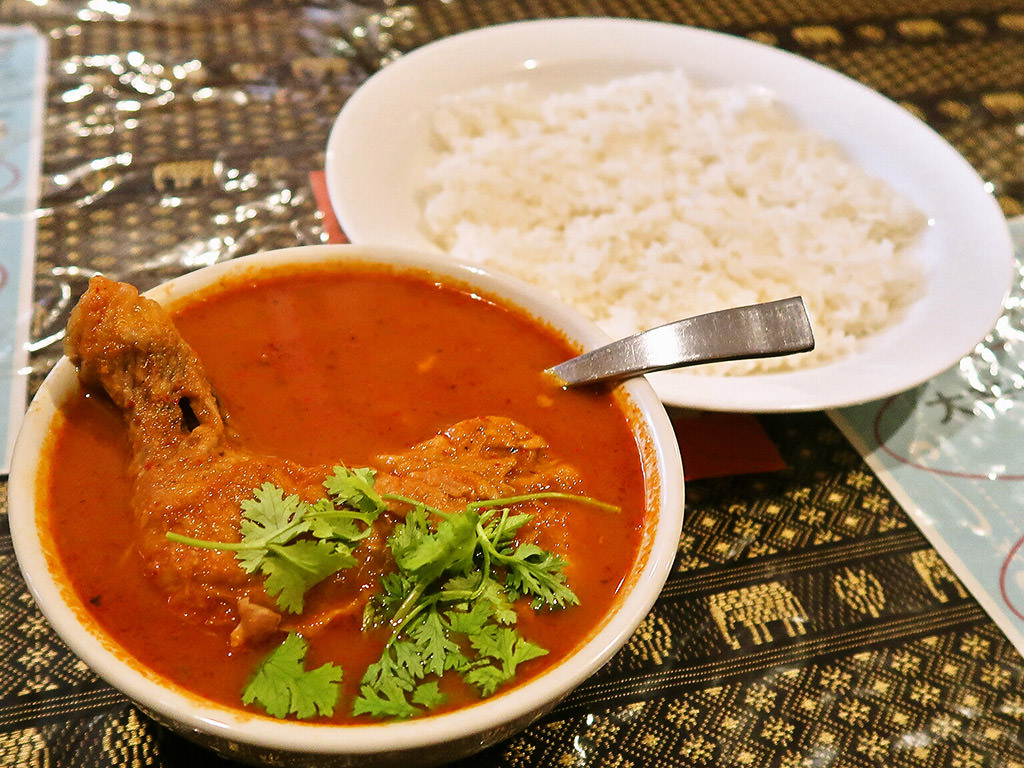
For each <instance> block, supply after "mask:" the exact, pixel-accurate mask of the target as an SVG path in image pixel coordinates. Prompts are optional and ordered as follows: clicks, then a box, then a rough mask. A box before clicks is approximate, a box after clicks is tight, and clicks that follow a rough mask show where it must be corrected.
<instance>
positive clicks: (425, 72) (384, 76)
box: [326, 19, 1013, 412]
mask: <svg viewBox="0 0 1024 768" xmlns="http://www.w3.org/2000/svg"><path fill="white" fill-rule="evenodd" d="M652 69H682V70H683V71H685V72H686V73H687V74H688V75H689V76H690V77H691V78H692V79H693V80H694V81H695V82H697V83H700V84H704V85H709V86H715V85H726V86H728V85H755V86H761V87H764V88H767V89H768V90H770V91H771V92H773V93H774V94H775V95H776V96H777V97H778V98H779V100H780V102H782V103H783V104H784V105H785V106H786V107H787V108H788V109H789V110H790V111H791V113H793V114H794V115H795V116H796V117H797V118H798V119H799V120H801V121H802V122H803V123H804V124H805V125H806V126H809V127H811V128H813V129H815V130H817V131H819V132H820V133H822V134H824V135H826V136H829V137H831V138H832V139H833V140H835V141H836V142H837V143H838V144H839V145H840V146H842V147H843V148H844V149H845V150H846V151H847V153H848V154H849V156H851V157H852V158H853V159H854V160H855V161H856V162H858V163H859V164H860V165H861V167H863V168H864V169H865V171H867V172H868V173H870V174H871V175H874V176H877V177H879V178H882V179H884V180H886V181H887V182H888V183H889V184H890V185H891V186H892V187H893V188H894V189H896V190H897V191H898V192H900V193H901V194H903V195H904V196H906V197H907V198H909V199H910V200H911V201H913V202H914V204H916V205H917V207H918V208H919V209H921V210H922V211H924V212H925V214H926V215H927V216H928V217H929V219H930V222H931V225H930V226H929V227H928V229H927V231H926V232H925V234H924V235H923V236H922V238H921V242H920V258H921V260H922V261H923V262H924V266H925V269H926V272H927V276H928V288H927V292H926V295H925V296H924V297H922V298H921V299H920V300H919V301H918V302H917V303H916V304H915V305H914V306H913V307H912V308H911V309H910V311H909V312H908V313H907V314H906V316H905V317H904V318H903V319H902V321H901V322H900V323H899V324H898V325H896V326H894V327H892V328H891V329H889V330H887V331H886V332H884V333H883V334H879V335H877V336H875V337H873V338H871V339H870V340H869V341H867V342H865V344H864V345H863V347H862V350H861V351H859V352H858V353H857V354H856V355H852V356H849V357H847V358H844V359H842V360H839V361H837V362H835V363H832V364H829V365H824V366H821V367H818V368H812V369H808V370H802V371H796V372H792V373H773V374H762V375H749V376H710V375H707V374H695V373H692V372H686V371H667V372H663V373H658V374H654V375H652V376H651V377H650V378H651V381H652V383H653V384H654V387H655V390H656V391H657V392H658V394H659V396H661V398H662V399H663V400H664V401H665V402H666V403H669V404H673V405H680V406H686V407H692V408H702V409H707V410H725V411H748V412H771V411H800V410H821V409H826V408H833V407H839V406H844V405H851V404H854V403H860V402H866V401H869V400H875V399H879V398H882V397H885V396H888V395H891V394H894V393H896V392H900V391H903V390H905V389H909V388H911V387H914V386H916V385H918V384H920V383H922V382H924V381H926V380H927V379H929V378H931V377H932V376H934V375H936V374H938V373H940V372H942V371H943V370H945V369H946V368H948V367H949V366H951V365H953V364H955V363H956V362H957V361H958V360H959V359H960V358H961V357H962V356H964V355H966V354H967V353H969V352H970V351H971V350H972V349H973V347H974V346H975V344H976V343H977V342H978V341H980V340H981V339H982V338H984V336H985V335H986V334H987V333H988V332H989V330H990V329H991V328H992V326H993V325H994V323H995V321H996V319H997V318H998V317H999V315H1000V313H1001V311H1002V304H1003V300H1004V299H1005V296H1006V294H1007V292H1008V289H1009V286H1010V281H1011V279H1012V272H1013V247H1012V243H1011V240H1010V235H1009V230H1008V228H1007V224H1006V220H1005V218H1004V217H1003V215H1002V212H1001V211H1000V209H999V207H998V205H997V204H996V202H995V200H994V199H993V197H992V195H991V194H990V193H989V192H988V190H987V189H986V187H985V185H984V183H983V182H982V180H981V179H980V178H979V177H978V175H977V173H976V172H975V171H974V169H973V168H972V167H971V166H970V165H969V164H968V163H967V161H966V160H965V159H964V158H963V157H961V156H960V154H959V153H957V152H956V151H955V150H954V149H953V148H952V147H951V146H950V145H949V144H947V143H946V142H945V141H944V140H943V139H942V138H941V137H940V136H939V135H938V134H937V133H935V132H934V131H932V130H931V129H930V128H929V127H928V126H926V125H925V124H924V123H922V122H921V121H920V120H918V119H917V118H915V117H914V116H912V115H911V114H910V113H909V112H907V111H906V110H904V109H902V108H901V107H899V106H898V105H896V104H895V103H893V102H892V101H889V100H888V99H886V98H884V97H882V96H881V95H879V94H878V93H876V92H875V91H872V90H871V89H869V88H867V87H865V86H864V85H861V84H860V83H858V82H856V81H854V80H852V79H850V78H847V77H845V76H843V75H841V74H839V73H837V72H835V71H833V70H831V69H828V68H826V67H823V66H820V65H818V64H815V63H813V62H811V61H809V60H807V59H803V58H800V57H799V56H795V55H793V54H789V53H786V52H784V51H780V50H778V49H775V48H771V47H769V46H765V45H761V44H758V43H754V42H751V41H749V40H745V39H742V38H736V37H731V36H728V35H723V34H720V33H715V32H709V31H706V30H699V29H693V28H689V27H683V26H677V25H673V24H663V23H659V22H647V21H638V20H618V19H559V20H548V21H530V22H518V23H514V24H504V25H498V26H493V27H486V28H483V29H479V30H475V31H473V32H468V33H464V34H460V35H455V36H453V37H449V38H446V39H443V40H440V41H437V42H434V43H431V44H429V45H426V46H423V47H421V48H419V49H416V50H414V51H412V52H411V53H409V54H406V55H405V56H403V57H401V58H399V59H398V60H397V61H395V62H394V63H391V64H389V65H388V66H387V67H385V68H384V69H382V70H381V71H380V72H378V73H376V74H375V75H373V76H372V77H371V78H370V79H369V80H367V81H366V83H364V84H363V85H362V86H361V87H360V88H359V89H358V90H357V91H356V92H355V93H354V94H353V95H352V97H351V98H350V99H349V100H348V102H347V103H346V104H345V107H344V108H343V109H342V111H341V114H340V115H339V116H338V119H337V121H336V123H335V125H334V127H333V129H332V131H331V135H330V139H329V141H328V146H327V156H326V158H327V161H326V176H327V187H328V191H329V194H330V198H331V204H332V206H333V208H334V210H335V213H336V215H337V216H338V219H339V221H340V222H341V226H342V229H344V231H345V233H346V235H347V236H348V237H349V239H351V240H352V242H354V243H362V244H375V245H392V246H401V247H405V248H414V249H418V250H421V251H432V252H435V253H436V252H438V248H437V247H436V246H435V245H434V244H433V243H431V242H430V241H429V240H428V239H427V238H426V236H425V235H424V233H423V232H422V231H421V229H420V209H419V202H418V200H417V198H416V190H417V189H418V188H419V187H420V186H421V184H422V179H423V174H424V170H425V168H426V167H427V166H428V165H429V164H431V163H432V162H433V156H432V148H431V141H430V130H429V126H430V121H431V116H432V113H433V111H434V109H435V105H436V103H437V101H438V99H439V98H440V97H442V96H444V95H446V94H451V93H458V92H462V91H466V90H469V89H472V88H476V87H480V86H483V85H495V84H500V83H503V82H510V81H513V80H519V81H526V82H528V83H529V84H531V86H532V87H533V88H537V89H542V92H544V91H557V90H564V89H567V88H574V87H578V86H581V85H583V84H585V83H591V82H592V83H599V82H603V81H606V80H608V79H610V78H613V77H618V76H624V75H630V74H638V73H640V72H644V71H649V70H652Z"/></svg>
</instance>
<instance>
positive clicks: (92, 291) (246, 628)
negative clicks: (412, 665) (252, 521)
mask: <svg viewBox="0 0 1024 768" xmlns="http://www.w3.org/2000/svg"><path fill="white" fill-rule="evenodd" d="M65 351H66V353H67V355H68V357H69V358H70V360H71V361H72V363H73V364H74V365H75V366H76V367H77V368H78V375H79V379H80V381H81V383H82V385H83V386H84V387H86V388H88V389H90V390H98V391H102V392H105V393H106V394H107V395H108V396H109V397H110V399H111V400H112V401H113V403H114V404H115V405H116V406H117V408H118V409H119V410H120V411H121V413H122V415H123V419H124V422H125V424H126V426H127V430H128V439H129V442H130V448H131V462H130V466H129V471H130V474H131V476H132V498H131V507H132V510H133V514H134V518H135V535H136V541H135V542H134V544H135V548H136V550H137V552H138V554H139V556H140V557H141V558H142V561H143V562H144V563H145V565H146V570H147V572H148V573H149V574H150V575H151V576H152V578H153V579H154V580H155V582H156V583H157V584H158V585H159V586H160V589H161V590H162V591H163V593H164V594H166V595H167V597H168V600H169V602H170V603H172V604H173V605H174V606H175V607H176V609H177V610H178V611H179V612H180V613H182V614H186V615H189V616H191V617H193V618H194V619H195V620H197V621H201V622H204V623H209V624H219V625H227V626H231V627H232V628H233V629H232V631H231V636H230V637H231V643H232V644H233V645H235V646H244V645H246V644H250V643H253V642H257V641H259V640H260V639H262V638H264V637H266V636H267V635H269V634H271V633H274V632H277V631H279V630H281V629H287V628H295V627H296V626H297V622H302V623H303V626H304V627H305V628H306V629H307V630H308V629H309V628H310V627H315V626H318V625H322V624H324V623H325V622H329V621H330V618H331V615H332V612H337V611H340V610H345V611H360V610H362V603H364V602H365V600H366V599H367V594H368V592H369V591H370V590H368V589H366V585H369V584H374V583H376V582H377V581H378V580H379V577H380V575H381V573H382V572H383V570H384V569H386V568H387V567H388V566H387V564H386V563H387V559H386V558H385V557H384V554H383V550H384V546H385V539H386V536H387V529H388V526H389V520H387V519H385V520H383V521H382V522H383V525H381V526H379V527H375V530H374V532H373V533H372V535H371V537H370V539H369V540H368V542H367V545H366V546H360V547H359V549H358V558H359V564H358V565H357V566H356V567H354V568H350V569H346V570H344V571H340V572H338V573H337V574H335V575H334V576H332V577H331V578H330V579H329V580H328V582H332V583H325V584H324V585H321V586H322V587H323V588H324V589H327V590H333V592H334V593H336V594H338V595H342V596H345V598H346V600H347V602H346V600H342V601H341V602H340V603H339V602H338V601H334V602H333V603H332V604H331V605H330V607H327V606H326V605H325V603H324V601H320V602H319V603H318V605H320V606H321V608H320V609H319V613H315V614H314V615H310V612H309V611H307V612H305V613H304V615H303V616H302V617H295V616H291V615H288V616H283V615H282V614H281V612H280V610H279V609H278V608H277V606H276V605H275V602H274V600H272V599H271V598H270V597H269V596H268V595H267V593H266V591H265V589H264V586H263V582H262V580H260V579H258V578H255V577H253V576H251V575H249V574H248V573H246V572H245V571H243V570H242V569H241V568H240V567H239V564H238V562H237V560H236V558H235V557H234V555H233V554H232V553H231V552H226V551H216V550H211V549H201V548H196V547H189V546H184V545H182V544H179V543H175V542H173V541H170V540H169V539H168V538H167V534H168V532H174V533H179V534H183V535H186V536H190V537H195V538H200V539H208V540H217V541H237V540H238V537H239V533H238V531H239V519H240V514H241V512H240V509H241V505H242V502H243V501H245V500H246V499H249V498H251V497H252V495H253V489H255V488H258V487H259V486H260V485H261V484H263V483H266V482H269V483H271V484H273V485H275V486H277V487H279V488H280V489H282V491H284V492H285V493H287V494H296V495H298V496H300V497H301V498H303V499H305V500H309V501H312V500H315V499H316V498H317V497H319V496H321V495H322V481H323V478H324V477H325V475H326V474H327V473H328V471H329V468H328V467H325V466H303V465H300V464H298V463H296V462H293V461H289V460H287V459H283V458H280V457H277V456H272V455H262V454H260V453H257V452H254V451H252V450H249V449H247V448H245V447H244V446H243V445H242V444H241V443H240V441H239V439H238V436H237V435H236V434H235V433H234V431H233V430H232V428H231V423H230V420H229V419H228V418H226V416H225V414H223V413H222V412H221V409H220V407H219V405H218V402H217V399H216V397H215V395H214V393H213V391H212V388H211V385H210V383H209V381H208V379H207V377H206V375H205V373H204V369H203V365H202V363H201V362H200V360H199V359H198V358H197V356H196V355H195V353H194V352H193V350H192V349H191V347H190V346H189V345H188V343H187V342H186V341H185V340H184V339H183V338H182V336H181V335H180V334H179V333H178V331H177V329H176V328H175V326H174V323H173V322H172V320H171V317H170V316H169V315H168V313H167V312H166V311H165V310H164V309H163V308H162V307H160V306H159V305H158V304H157V303H156V302H154V301H152V300H150V299H148V298H146V297H144V296H140V295H139V294H138V292H137V291H136V289H135V288H134V287H132V286H130V285H127V284H123V283H118V282H114V281H111V280H108V279H106V278H103V277H95V278H93V279H92V280H91V282H90V285H89V289H88V291H87V292H86V293H85V295H84V296H83V297H82V299H81V301H80V302H79V303H78V305H77V306H76V307H75V309H74V311H73V313H72V316H71V319H70V322H69V324H68V332H67V337H66V341H65ZM339 458H343V457H339ZM374 464H375V466H374V469H375V470H376V471H377V478H376V481H377V487H378V488H380V489H381V490H382V491H384V492H388V493H395V494H400V495H405V496H411V497H415V498H417V499H421V500H423V501H424V502H426V503H428V504H430V505H432V506H434V507H436V508H438V509H455V508H458V507H460V506H463V505H464V504H465V503H466V502H468V501H473V500H479V499H492V498H500V497H503V496H509V495H513V494H520V493H528V492H533V491H538V490H564V491H571V490H572V489H573V488H574V487H575V486H576V485H577V484H578V477H577V473H576V472H575V470H574V469H573V468H572V467H571V466H568V465H567V464H565V463H564V462H561V461H559V460H558V459H557V457H554V456H552V455H551V454H550V453H549V446H548V443H547V441H545V439H544V438H543V437H541V436H540V435H538V434H536V433H534V432H532V431H531V430H530V429H529V428H527V427H526V426H524V425H523V424H520V423H518V422H516V421H514V420H512V419H509V418H505V417H501V416H483V417H479V418H473V419H468V420H464V421H460V422H458V423H455V424H452V425H451V426H450V427H448V428H447V429H445V430H443V431H441V432H440V433H439V434H437V435H435V436H432V437H429V438H428V439H425V440H424V441H423V442H420V443H418V444H416V445H413V446H410V447H409V449H408V450H406V451H404V452H400V453H397V454H392V455H385V456H379V457H378V459H377V460H376V461H375V462H374ZM402 514H403V508H402V505H401V504H399V503H391V504H390V514H389V515H388V517H390V522H391V523H393V522H394V520H396V519H399V518H400V517H401V516H402ZM527 535H529V533H528V532H527ZM549 544H550V542H549ZM556 546H557V545H556ZM339 605H341V607H339Z"/></svg>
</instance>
